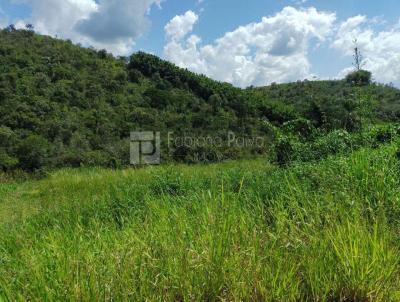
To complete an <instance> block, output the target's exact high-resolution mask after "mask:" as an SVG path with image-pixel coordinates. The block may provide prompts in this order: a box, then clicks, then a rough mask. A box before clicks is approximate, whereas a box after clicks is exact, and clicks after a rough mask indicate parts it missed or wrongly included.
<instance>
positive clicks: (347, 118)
mask: <svg viewBox="0 0 400 302" xmlns="http://www.w3.org/2000/svg"><path fill="white" fill-rule="evenodd" d="M353 75H354V77H353V78H352V77H348V78H346V79H345V80H342V81H318V82H298V83H292V84H283V85H276V84H274V85H271V86H268V87H264V88H256V89H255V88H248V89H244V90H242V89H238V88H235V87H233V86H232V85H230V84H227V83H220V82H216V81H213V80H211V79H209V78H207V77H205V76H201V75H197V74H194V73H192V72H189V71H187V70H183V69H180V68H178V67H176V66H174V65H173V64H171V63H168V62H166V61H163V60H161V59H159V58H157V57H155V56H152V55H148V54H145V53H137V54H134V55H133V56H131V57H130V58H124V57H119V58H114V57H113V56H112V55H110V54H108V53H107V52H106V51H96V50H94V49H85V48H81V47H79V46H76V45H73V44H72V43H71V42H70V41H61V40H57V39H53V38H50V37H46V36H41V35H37V34H35V33H34V32H33V31H32V30H15V29H13V28H8V29H4V30H2V31H0V169H1V170H5V171H9V170H14V169H23V170H27V171H35V170H40V169H42V170H43V169H47V168H56V167H65V166H71V167H77V166H106V167H120V166H125V165H127V164H128V162H129V140H128V138H129V133H130V131H133V130H160V131H162V133H163V138H164V139H163V146H162V147H163V152H162V156H163V159H164V161H170V160H178V161H184V162H196V161H198V159H199V158H202V159H203V160H206V161H215V160H220V159H227V158H238V157H243V156H245V155H246V154H262V153H264V154H265V153H267V154H269V156H271V157H272V158H277V157H282V154H280V153H279V152H278V151H279V148H280V145H279V142H280V141H279V140H280V139H282V138H284V139H290V140H292V139H294V143H296V141H298V140H300V141H302V142H310V143H314V142H315V139H316V138H317V137H321V136H323V135H325V134H328V133H330V132H331V131H337V130H343V131H345V132H346V133H350V134H351V133H356V132H358V131H360V129H361V128H363V122H364V121H367V124H370V122H374V123H378V122H379V123H382V122H389V121H395V120H397V119H398V118H399V116H400V102H399V99H400V91H399V90H397V89H395V88H392V87H388V86H383V85H380V84H374V83H370V79H369V75H368V73H367V74H361V75H357V74H353ZM288 129H289V130H288ZM228 130H229V131H233V132H235V133H236V134H237V135H238V136H244V137H247V136H263V137H266V138H267V139H268V140H269V141H270V143H269V144H266V145H265V146H263V148H255V147H254V148H246V149H238V148H234V147H231V148H228V147H221V148H216V147H210V146H209V147H207V148H200V149H195V148H194V149H193V148H182V147H179V148H174V149H172V150H166V146H165V135H166V134H165V133H167V132H168V131H173V132H175V133H176V135H179V134H180V135H183V134H185V133H190V134H192V135H201V134H213V135H219V136H225V135H227V132H228ZM346 135H347V134H346ZM272 151H276V152H272ZM197 153H202V154H205V156H202V157H196V156H194V154H197Z"/></svg>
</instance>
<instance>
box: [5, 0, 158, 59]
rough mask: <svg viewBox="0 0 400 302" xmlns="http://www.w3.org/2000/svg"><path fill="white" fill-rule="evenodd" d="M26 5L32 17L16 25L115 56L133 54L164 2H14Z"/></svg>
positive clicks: (14, 0) (136, 0)
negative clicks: (154, 10)
mask: <svg viewBox="0 0 400 302" xmlns="http://www.w3.org/2000/svg"><path fill="white" fill-rule="evenodd" d="M12 1H13V2H16V3H26V4H28V5H29V6H30V7H31V8H32V15H31V16H30V17H29V18H28V19H26V20H20V21H19V22H17V23H16V24H17V25H18V26H20V27H21V26H23V25H25V23H28V22H29V23H32V24H33V25H34V26H35V29H36V31H38V32H40V33H43V34H48V35H52V36H56V35H57V36H58V37H60V38H64V39H71V40H73V41H74V42H77V43H82V44H83V45H91V46H94V47H96V48H106V49H107V50H109V51H111V52H113V53H115V54H127V53H129V52H131V51H132V48H133V46H134V43H135V40H136V39H137V38H138V37H139V36H141V35H142V34H143V33H144V32H145V31H146V30H147V29H148V27H149V25H150V21H149V20H148V17H147V15H148V12H149V10H150V9H151V7H152V6H153V5H160V0H135V1H132V0H120V1H113V0H101V1H100V2H99V1H97V2H96V1H95V0H12Z"/></svg>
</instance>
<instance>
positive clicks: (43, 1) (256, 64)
mask: <svg viewBox="0 0 400 302" xmlns="http://www.w3.org/2000/svg"><path fill="white" fill-rule="evenodd" d="M10 23H13V24H16V25H17V27H23V25H24V24H26V23H32V24H34V25H35V28H36V31H38V32H41V33H43V34H49V35H52V36H58V37H60V38H65V39H66V38H69V39H71V40H73V41H74V42H76V43H81V44H82V45H85V46H93V47H96V48H106V49H107V50H109V51H110V52H113V53H114V54H123V55H127V54H130V53H132V52H134V51H137V50H143V51H147V52H151V53H154V54H156V55H158V56H160V57H163V58H165V59H167V60H170V61H172V62H174V63H175V64H177V65H179V66H182V67H187V68H189V69H191V70H193V71H195V72H200V73H205V74H207V75H209V76H210V77H213V78H215V79H218V80H222V81H227V82H231V83H233V84H235V85H237V86H242V87H245V86H248V85H265V84H268V83H271V82H288V81H295V80H302V79H305V78H310V79H311V78H321V79H324V78H336V77H341V76H343V75H345V74H346V72H348V71H349V70H351V62H352V58H351V50H352V47H353V45H352V40H353V39H354V38H357V39H358V41H359V42H358V43H359V46H360V48H361V49H362V51H363V53H364V57H365V68H366V69H369V70H371V71H372V72H373V73H374V76H375V79H376V80H377V81H380V82H385V83H390V82H392V83H394V84H395V85H397V86H399V85H400V1H398V0H386V1H365V0H364V1H362V0H332V1H327V0H275V1H267V0H248V1H239V0H163V1H161V0H119V1H115V0H101V1H95V0H0V26H5V25H7V24H10ZM167 28H168V30H167Z"/></svg>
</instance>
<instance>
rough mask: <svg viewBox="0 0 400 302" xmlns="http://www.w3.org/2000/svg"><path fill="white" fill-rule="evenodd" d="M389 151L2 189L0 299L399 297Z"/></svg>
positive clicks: (85, 177)
mask: <svg viewBox="0 0 400 302" xmlns="http://www.w3.org/2000/svg"><path fill="white" fill-rule="evenodd" d="M346 136H347V134H344V133H340V132H339V131H335V132H334V133H333V134H332V135H331V138H329V141H332V142H334V143H335V144H336V145H339V146H340V145H341V144H342V142H343V141H345V140H346V139H347V138H343V137H346ZM397 150H398V143H393V144H391V145H386V146H384V147H380V148H379V149H361V150H359V151H357V152H355V153H352V154H351V155H349V156H348V157H343V156H336V157H330V158H328V159H324V160H322V161H320V162H318V163H295V164H294V165H292V166H290V167H287V168H286V169H279V168H277V167H273V166H270V165H268V164H266V163H265V161H262V160H257V161H254V160H253V161H239V162H227V163H220V164H214V165H194V166H193V165H192V166H185V165H176V164H175V165H173V166H161V167H149V168H145V169H131V170H104V169H98V168H91V169H64V170H59V171H58V172H56V173H52V174H50V175H49V176H48V177H46V178H44V179H41V180H39V181H28V182H24V183H20V184H16V183H2V184H0V247H1V248H0V264H1V265H0V299H2V300H5V301H14V300H29V301H39V300H40V301H65V300H67V301H68V300H77V301H99V300H112V301H132V300H133V301H138V300H140V301H141V300H146V301H221V300H224V301H398V300H399V298H400V296H399V292H400V286H399V284H400V283H399V275H400V274H399V273H400V263H399V256H400V246H399V240H400V237H399V234H400V233H399V227H400V223H399V219H398V217H399V215H400V204H399V202H398V201H399V200H400V193H399V185H400V174H399V171H400V170H399V168H400V161H399V160H398V159H397V158H396V151H397Z"/></svg>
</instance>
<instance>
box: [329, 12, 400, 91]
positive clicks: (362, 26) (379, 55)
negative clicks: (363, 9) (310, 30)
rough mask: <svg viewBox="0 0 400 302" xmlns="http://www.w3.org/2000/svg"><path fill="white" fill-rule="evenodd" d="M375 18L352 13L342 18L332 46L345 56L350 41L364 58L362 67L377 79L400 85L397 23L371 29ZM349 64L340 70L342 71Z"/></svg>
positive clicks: (349, 52) (348, 51)
mask: <svg viewBox="0 0 400 302" xmlns="http://www.w3.org/2000/svg"><path fill="white" fill-rule="evenodd" d="M374 23H375V22H374V19H371V20H370V19H368V18H367V17H366V16H355V17H352V18H349V19H347V20H346V21H344V22H342V23H341V24H340V26H339V29H338V31H337V35H336V38H335V40H334V41H333V43H332V47H334V48H336V49H338V50H339V51H341V52H342V54H343V55H345V56H349V57H350V56H351V55H352V54H353V47H354V44H353V41H354V39H357V42H358V46H359V48H360V50H361V52H362V54H363V56H364V58H365V66H364V68H365V69H367V70H370V71H371V72H372V73H373V75H374V77H375V79H376V80H377V81H379V82H385V83H388V82H393V83H394V84H396V85H397V86H400V42H399V41H400V26H399V25H400V23H399V24H395V25H393V26H391V27H388V28H387V29H385V30H383V31H376V30H374V29H373V27H372V24H374ZM350 70H351V68H350V67H349V68H346V69H345V70H343V71H341V73H340V75H344V74H345V73H346V72H348V71H350Z"/></svg>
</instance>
